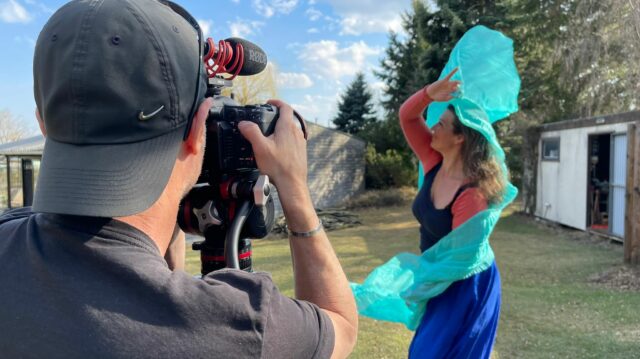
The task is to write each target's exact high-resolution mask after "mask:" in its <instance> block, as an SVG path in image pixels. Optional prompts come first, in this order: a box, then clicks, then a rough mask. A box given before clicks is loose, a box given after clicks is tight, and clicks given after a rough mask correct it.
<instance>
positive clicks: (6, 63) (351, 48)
mask: <svg viewBox="0 0 640 359" xmlns="http://www.w3.org/2000/svg"><path fill="white" fill-rule="evenodd" d="M65 2H66V1H63V0H0V43H2V44H3V51H2V56H0V110H5V109H6V110H9V111H10V112H11V113H12V114H13V115H14V116H17V117H18V118H19V119H20V121H23V122H24V123H25V124H27V126H28V127H29V128H30V130H31V131H35V130H36V127H35V126H34V121H35V119H34V108H35V102H34V100H33V91H32V87H33V75H32V60H33V50H34V45H35V41H36V39H37V37H38V34H39V32H40V30H41V28H42V27H43V25H44V24H45V23H46V21H47V19H48V18H49V17H50V16H51V14H53V12H54V11H55V10H57V9H58V8H59V7H60V6H62V5H63V4H64V3H65ZM178 3H180V4H181V5H182V6H184V7H185V8H186V9H187V10H188V11H189V12H190V13H191V14H192V15H193V16H194V17H195V18H197V19H198V21H199V22H200V24H201V25H202V27H203V29H204V30H205V31H206V32H207V36H208V37H212V38H213V39H214V40H215V41H216V42H217V41H218V40H220V39H224V38H227V37H231V36H238V37H242V38H245V39H247V40H250V41H252V42H254V43H256V44H258V45H259V46H260V47H261V48H263V49H264V50H265V52H266V53H267V56H268V57H269V61H270V62H271V63H273V64H274V65H275V66H276V69H277V73H278V78H277V79H278V96H279V97H280V98H281V99H283V100H285V101H287V102H289V103H290V104H292V105H293V106H294V107H295V108H296V109H297V110H298V111H299V112H300V113H301V114H303V116H304V117H305V118H306V119H307V120H308V121H316V122H317V123H319V124H322V125H325V126H326V125H328V124H329V123H330V121H331V119H332V118H333V117H334V116H335V114H336V111H337V110H336V109H337V101H338V98H339V95H340V94H341V93H342V91H343V90H344V89H345V87H346V86H347V85H348V84H349V83H350V82H351V80H352V79H353V77H354V75H355V73H356V72H358V71H363V72H364V73H365V74H366V77H367V81H368V82H369V85H370V87H371V88H372V90H373V91H374V93H376V96H379V94H380V93H381V89H382V88H383V87H384V84H383V83H381V82H380V81H379V80H378V79H377V78H375V77H374V76H373V74H372V73H373V70H374V69H376V68H378V67H379V66H380V59H382V57H383V55H384V50H385V48H386V46H387V43H388V33H389V30H395V31H401V19H400V16H401V14H402V12H404V11H406V10H408V9H409V8H410V7H411V0H206V1H205V0H183V1H178Z"/></svg>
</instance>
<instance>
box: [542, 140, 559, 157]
mask: <svg viewBox="0 0 640 359" xmlns="http://www.w3.org/2000/svg"><path fill="white" fill-rule="evenodd" d="M542 159H543V160H547V161H559V160H560V137H555V138H543V139H542Z"/></svg>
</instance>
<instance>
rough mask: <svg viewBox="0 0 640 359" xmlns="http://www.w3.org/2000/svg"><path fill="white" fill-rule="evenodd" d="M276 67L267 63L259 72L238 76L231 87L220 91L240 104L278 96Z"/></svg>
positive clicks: (253, 103)
mask: <svg viewBox="0 0 640 359" xmlns="http://www.w3.org/2000/svg"><path fill="white" fill-rule="evenodd" d="M276 72H277V71H276V68H275V66H274V65H272V64H271V63H269V64H268V65H267V67H266V68H265V69H264V71H262V72H261V73H259V74H257V75H253V76H238V77H236V78H235V79H234V80H233V87H231V88H225V89H224V90H223V91H222V94H223V95H224V96H228V97H233V99H234V100H236V101H237V102H238V103H240V104H241V105H255V104H262V103H265V102H266V101H267V100H269V99H272V98H276V97H277V96H278V91H277V86H276Z"/></svg>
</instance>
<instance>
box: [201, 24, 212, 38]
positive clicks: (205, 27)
mask: <svg viewBox="0 0 640 359" xmlns="http://www.w3.org/2000/svg"><path fill="white" fill-rule="evenodd" d="M198 24H199V25H200V27H201V28H202V35H204V36H205V38H206V37H208V36H209V35H211V33H210V32H209V31H211V26H212V25H213V21H211V20H205V19H198Z"/></svg>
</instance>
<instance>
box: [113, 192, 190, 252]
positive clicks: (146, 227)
mask: <svg viewBox="0 0 640 359" xmlns="http://www.w3.org/2000/svg"><path fill="white" fill-rule="evenodd" d="M179 203H180V196H179V195H178V194H177V193H172V192H170V191H166V190H165V191H164V192H162V195H160V198H159V199H158V200H157V201H156V202H155V203H154V204H153V205H152V206H151V207H149V208H148V209H146V210H145V211H144V212H140V213H136V214H134V215H131V216H126V217H117V218H115V219H117V220H119V221H122V222H124V223H127V224H129V225H131V226H133V227H135V228H137V229H138V230H140V231H142V232H144V233H145V234H146V235H147V236H149V238H151V240H153V241H154V242H155V244H156V246H157V247H158V250H159V251H160V255H162V256H164V255H165V253H166V251H167V248H168V247H169V243H170V242H171V237H172V236H173V232H174V229H175V226H176V220H177V216H178V205H179Z"/></svg>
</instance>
